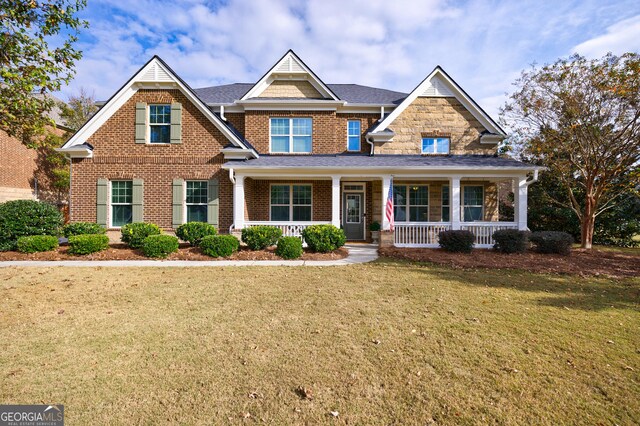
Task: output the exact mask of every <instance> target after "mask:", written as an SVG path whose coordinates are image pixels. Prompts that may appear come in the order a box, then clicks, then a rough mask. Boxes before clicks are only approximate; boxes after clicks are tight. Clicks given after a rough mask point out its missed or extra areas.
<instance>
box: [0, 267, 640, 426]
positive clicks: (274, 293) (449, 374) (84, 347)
mask: <svg viewBox="0 0 640 426" xmlns="http://www.w3.org/2000/svg"><path fill="white" fill-rule="evenodd" d="M0 283H1V284H0V296H1V297H0V325H1V326H0V341H2V351H0V365H2V371H1V375H0V403H3V404H7V403H21V404H28V403H62V404H64V405H65V414H66V417H67V421H68V423H69V424H140V423H145V424H151V423H161V422H162V423H178V422H179V423H183V424H202V423H208V424H226V423H232V424H236V423H247V424H251V423H270V424H317V423H326V424H347V423H348V424H429V423H433V422H434V421H435V424H478V423H499V424H638V423H640V398H639V396H640V337H639V336H640V279H638V278H626V279H606V278H603V277H592V278H580V277H576V276H550V275H536V274H532V273H526V272H518V271H511V270H502V271H498V270H489V271H487V270H483V271H473V270H452V269H448V268H446V267H442V266H420V265H417V264H411V263H406V262H404V261H392V260H385V259H382V260H379V261H377V262H375V263H372V264H363V265H356V266H348V267H326V268H320V267H300V268H292V267H262V268H259V267H243V268H227V267H224V268H202V269H198V268H185V269H180V268H162V269H161V268H139V269H138V268H125V269H121V270H119V269H114V268H43V269H36V268H24V269H21V268H2V269H0ZM305 395H306V396H305ZM331 412H334V414H337V417H334V415H332V414H331Z"/></svg>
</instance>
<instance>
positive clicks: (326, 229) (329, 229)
mask: <svg viewBox="0 0 640 426" xmlns="http://www.w3.org/2000/svg"><path fill="white" fill-rule="evenodd" d="M302 237H303V238H304V241H305V242H306V243H307V245H308V246H309V248H310V249H311V250H313V251H315V252H318V253H328V252H330V251H334V250H336V249H337V248H339V247H342V246H343V245H344V243H345V242H347V237H346V236H345V235H344V231H343V230H342V229H339V228H336V227H335V226H333V225H311V226H308V227H306V228H305V229H304V230H303V231H302Z"/></svg>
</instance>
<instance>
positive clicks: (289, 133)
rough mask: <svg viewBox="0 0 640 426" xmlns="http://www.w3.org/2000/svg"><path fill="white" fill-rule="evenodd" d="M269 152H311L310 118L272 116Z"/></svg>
mask: <svg viewBox="0 0 640 426" xmlns="http://www.w3.org/2000/svg"><path fill="white" fill-rule="evenodd" d="M270 127H271V135H270V137H271V152H276V153H311V134H312V128H313V125H312V121H311V119H310V118H272V119H271V126H270Z"/></svg>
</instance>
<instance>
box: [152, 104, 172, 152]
mask: <svg viewBox="0 0 640 426" xmlns="http://www.w3.org/2000/svg"><path fill="white" fill-rule="evenodd" d="M149 142H150V143H170V142H171V105H149Z"/></svg>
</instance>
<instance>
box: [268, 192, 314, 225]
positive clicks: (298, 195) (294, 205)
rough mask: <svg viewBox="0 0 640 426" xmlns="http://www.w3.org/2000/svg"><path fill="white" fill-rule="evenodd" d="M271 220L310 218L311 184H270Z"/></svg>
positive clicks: (307, 219) (305, 219)
mask: <svg viewBox="0 0 640 426" xmlns="http://www.w3.org/2000/svg"><path fill="white" fill-rule="evenodd" d="M271 220H272V221H274V222H289V221H310V220H311V185H271Z"/></svg>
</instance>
